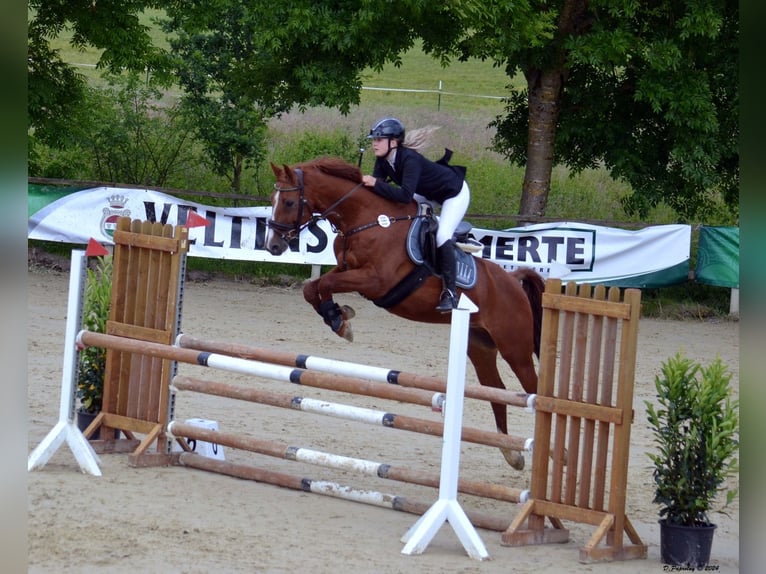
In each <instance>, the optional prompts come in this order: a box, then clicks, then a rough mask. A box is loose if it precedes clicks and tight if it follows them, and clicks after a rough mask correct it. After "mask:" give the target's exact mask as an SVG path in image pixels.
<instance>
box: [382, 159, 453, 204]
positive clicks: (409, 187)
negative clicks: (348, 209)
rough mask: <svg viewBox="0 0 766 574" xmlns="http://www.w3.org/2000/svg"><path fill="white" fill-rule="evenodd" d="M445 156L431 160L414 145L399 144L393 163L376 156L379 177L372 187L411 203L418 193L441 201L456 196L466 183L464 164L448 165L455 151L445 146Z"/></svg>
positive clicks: (432, 199)
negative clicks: (412, 147)
mask: <svg viewBox="0 0 766 574" xmlns="http://www.w3.org/2000/svg"><path fill="white" fill-rule="evenodd" d="M444 151H445V153H444V157H442V158H441V159H440V160H438V161H431V160H430V159H428V158H427V157H425V156H423V155H421V154H420V153H418V152H417V151H415V150H413V149H409V148H406V147H403V146H400V147H397V148H396V157H395V158H394V167H393V168H392V167H391V164H390V163H388V160H386V159H385V158H376V159H375V167H374V168H373V170H372V175H373V177H375V178H376V181H375V187H374V188H373V191H374V192H375V193H377V194H378V195H380V196H382V197H385V198H387V199H391V200H393V201H399V202H401V203H409V202H410V201H412V196H413V195H414V194H415V193H417V194H419V195H422V196H423V197H425V198H426V199H429V200H431V201H435V202H437V203H439V204H442V203H444V202H445V201H446V200H447V199H450V198H452V197H455V196H456V195H457V194H458V193H460V190H461V189H462V187H463V180H464V179H465V171H466V170H465V168H464V167H463V166H459V165H449V163H448V162H449V158H450V156H451V155H452V151H450V150H448V149H447V150H444Z"/></svg>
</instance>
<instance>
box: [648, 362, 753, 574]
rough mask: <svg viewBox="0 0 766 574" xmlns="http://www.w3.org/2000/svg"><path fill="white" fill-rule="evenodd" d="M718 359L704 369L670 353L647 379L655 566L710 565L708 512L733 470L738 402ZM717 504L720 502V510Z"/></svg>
mask: <svg viewBox="0 0 766 574" xmlns="http://www.w3.org/2000/svg"><path fill="white" fill-rule="evenodd" d="M730 381H731V374H730V372H729V371H728V369H727V368H726V366H725V365H724V364H723V363H722V361H721V359H720V357H718V358H716V360H715V361H713V362H711V363H710V364H709V365H708V366H707V367H702V366H701V365H700V364H699V363H697V362H695V361H692V360H690V359H688V358H686V357H684V356H683V354H682V353H680V352H679V353H677V354H676V355H675V356H674V357H671V358H670V359H668V360H667V361H665V362H663V364H662V370H661V374H660V375H658V376H657V377H656V378H655V387H656V390H657V401H656V404H654V403H652V402H650V401H645V403H646V408H647V417H648V421H649V427H650V428H651V430H652V432H653V434H654V442H655V444H656V446H657V452H653V453H649V458H650V459H651V460H652V462H653V463H654V482H655V493H654V502H655V503H656V504H659V505H660V506H661V508H660V521H659V522H660V558H661V560H662V562H663V563H665V564H671V565H677V566H686V567H693V568H701V567H704V566H705V565H707V564H708V562H709V561H710V549H711V547H712V543H713V534H714V532H715V529H716V525H715V524H713V523H712V522H711V521H710V517H709V513H710V512H711V510H712V509H713V505H714V504H716V502H717V501H718V496H719V495H721V494H723V493H724V492H725V496H726V502H725V504H728V503H729V502H731V501H732V500H733V499H734V497H735V496H736V494H737V489H736V488H728V487H727V486H726V485H725V484H724V483H725V482H726V479H727V478H729V477H730V476H733V475H736V474H737V472H738V470H739V466H738V459H737V457H736V455H737V452H738V450H739V441H738V436H739V401H738V400H736V399H734V398H733V397H732V389H731V388H730V386H729V383H730ZM724 506H725V505H724Z"/></svg>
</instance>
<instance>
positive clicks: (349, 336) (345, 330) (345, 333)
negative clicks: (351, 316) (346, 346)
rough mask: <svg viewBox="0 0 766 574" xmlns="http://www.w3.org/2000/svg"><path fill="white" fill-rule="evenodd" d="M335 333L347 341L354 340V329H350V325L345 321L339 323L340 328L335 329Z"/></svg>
mask: <svg viewBox="0 0 766 574" xmlns="http://www.w3.org/2000/svg"><path fill="white" fill-rule="evenodd" d="M336 333H337V335H338V336H339V337H343V338H344V339H346V341H348V342H349V343H353V342H354V331H353V330H352V329H351V325H350V324H348V323H346V322H345V321H344V322H343V325H341V328H340V329H338V330H337V331H336Z"/></svg>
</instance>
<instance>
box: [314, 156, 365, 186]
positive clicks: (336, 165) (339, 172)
mask: <svg viewBox="0 0 766 574" xmlns="http://www.w3.org/2000/svg"><path fill="white" fill-rule="evenodd" d="M304 167H315V168H316V169H318V170H319V171H321V172H322V173H326V174H327V175H332V176H335V177H340V178H343V179H348V180H349V181H353V182H355V183H361V182H362V170H361V169H359V168H358V167H357V166H355V165H354V164H352V163H348V162H347V161H346V160H343V159H341V158H339V157H320V158H317V159H314V160H312V161H310V162H307V163H305V164H304Z"/></svg>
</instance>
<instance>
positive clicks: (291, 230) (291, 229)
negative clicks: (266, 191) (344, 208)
mask: <svg viewBox="0 0 766 574" xmlns="http://www.w3.org/2000/svg"><path fill="white" fill-rule="evenodd" d="M294 171H295V175H296V176H297V178H298V185H296V186H294V187H279V183H275V184H274V191H276V192H278V193H291V192H292V193H294V192H298V194H299V195H298V216H297V217H296V219H295V222H294V223H292V224H290V223H280V222H279V221H274V220H273V219H269V220H268V221H267V222H266V225H267V227H268V228H269V229H272V230H274V232H275V233H277V234H278V235H279V237H280V238H281V239H282V240H283V241H285V242H287V243H289V242H290V241H292V240H293V239H295V238H296V237H298V235H300V233H301V231H303V230H304V229H306V228H307V227H310V226H312V225H315V224H316V222H317V221H320V220H322V219H327V218H328V217H329V216H330V215H332V213H333V211H335V208H336V207H338V205H340V204H341V203H343V202H344V201H346V199H348V198H349V197H350V196H351V194H353V193H354V192H355V191H356V190H357V189H359V188H360V187H362V185H364V184H363V183H361V182H360V183H357V184H356V185H355V186H354V187H353V188H351V190H350V191H349V192H348V193H345V194H344V195H342V196H341V197H340V198H339V199H338V200H336V201H335V203H333V204H332V205H331V206H330V207H328V208H327V209H325V210H324V212H322V213H320V214H319V215H312V216H311V217H309V218H308V219H307V220H306V222H305V223H303V224H301V220H302V219H303V210H304V206H306V207H307V206H308V205H309V202H308V199H306V190H305V187H304V185H303V170H301V169H297V168H296V169H295V170H294Z"/></svg>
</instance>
